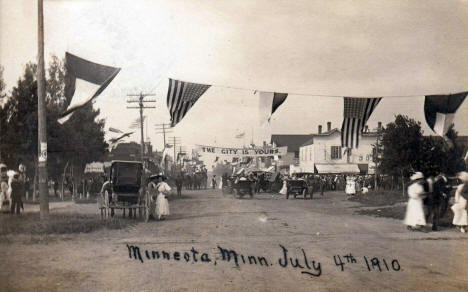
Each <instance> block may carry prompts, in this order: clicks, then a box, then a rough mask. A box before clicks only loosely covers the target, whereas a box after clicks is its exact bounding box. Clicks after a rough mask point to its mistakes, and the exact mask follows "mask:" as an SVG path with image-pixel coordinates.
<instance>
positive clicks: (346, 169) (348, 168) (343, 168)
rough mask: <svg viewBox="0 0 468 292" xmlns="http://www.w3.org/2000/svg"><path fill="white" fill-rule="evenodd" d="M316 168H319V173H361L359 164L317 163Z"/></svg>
mask: <svg viewBox="0 0 468 292" xmlns="http://www.w3.org/2000/svg"><path fill="white" fill-rule="evenodd" d="M315 168H316V169H317V172H318V173H333V174H339V173H345V174H346V173H350V174H351V173H353V174H358V173H360V170H359V167H358V165H357V164H315Z"/></svg>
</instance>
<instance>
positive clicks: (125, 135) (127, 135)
mask: <svg viewBox="0 0 468 292" xmlns="http://www.w3.org/2000/svg"><path fill="white" fill-rule="evenodd" d="M133 133H135V132H128V133H124V134H122V135H120V136H119V137H115V138H111V139H110V140H109V142H111V143H112V144H115V143H117V142H119V141H120V140H122V139H123V138H125V137H130V136H131V135H132V134H133Z"/></svg>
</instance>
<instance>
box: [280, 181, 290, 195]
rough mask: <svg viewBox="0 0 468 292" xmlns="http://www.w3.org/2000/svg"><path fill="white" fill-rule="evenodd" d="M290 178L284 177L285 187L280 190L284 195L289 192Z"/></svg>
mask: <svg viewBox="0 0 468 292" xmlns="http://www.w3.org/2000/svg"><path fill="white" fill-rule="evenodd" d="M287 184H288V178H287V177H284V178H283V187H282V188H281V190H280V191H279V193H280V194H282V195H286V194H287V193H288V186H287Z"/></svg>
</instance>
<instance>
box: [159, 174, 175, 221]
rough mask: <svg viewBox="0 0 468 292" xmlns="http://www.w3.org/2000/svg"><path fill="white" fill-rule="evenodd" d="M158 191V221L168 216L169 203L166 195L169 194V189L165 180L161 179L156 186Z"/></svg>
mask: <svg viewBox="0 0 468 292" xmlns="http://www.w3.org/2000/svg"><path fill="white" fill-rule="evenodd" d="M156 189H157V191H158V197H157V198H156V215H157V216H158V220H160V219H161V218H164V217H165V216H168V215H170V213H169V202H168V201H167V199H166V195H167V194H169V193H170V192H171V190H172V189H171V187H170V186H169V185H168V184H167V183H166V178H165V177H162V178H161V182H160V183H159V184H158V185H157V186H156Z"/></svg>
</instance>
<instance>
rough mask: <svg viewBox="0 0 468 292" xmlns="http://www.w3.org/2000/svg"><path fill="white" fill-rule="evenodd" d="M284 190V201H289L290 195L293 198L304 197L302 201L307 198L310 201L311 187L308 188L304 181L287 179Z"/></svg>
mask: <svg viewBox="0 0 468 292" xmlns="http://www.w3.org/2000/svg"><path fill="white" fill-rule="evenodd" d="M286 188H287V191H286V199H289V196H291V195H293V196H294V198H296V197H297V196H304V199H306V198H307V196H309V198H310V199H312V196H313V190H312V187H310V186H309V184H308V183H307V181H305V180H304V179H301V178H299V179H289V180H287V182H286Z"/></svg>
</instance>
